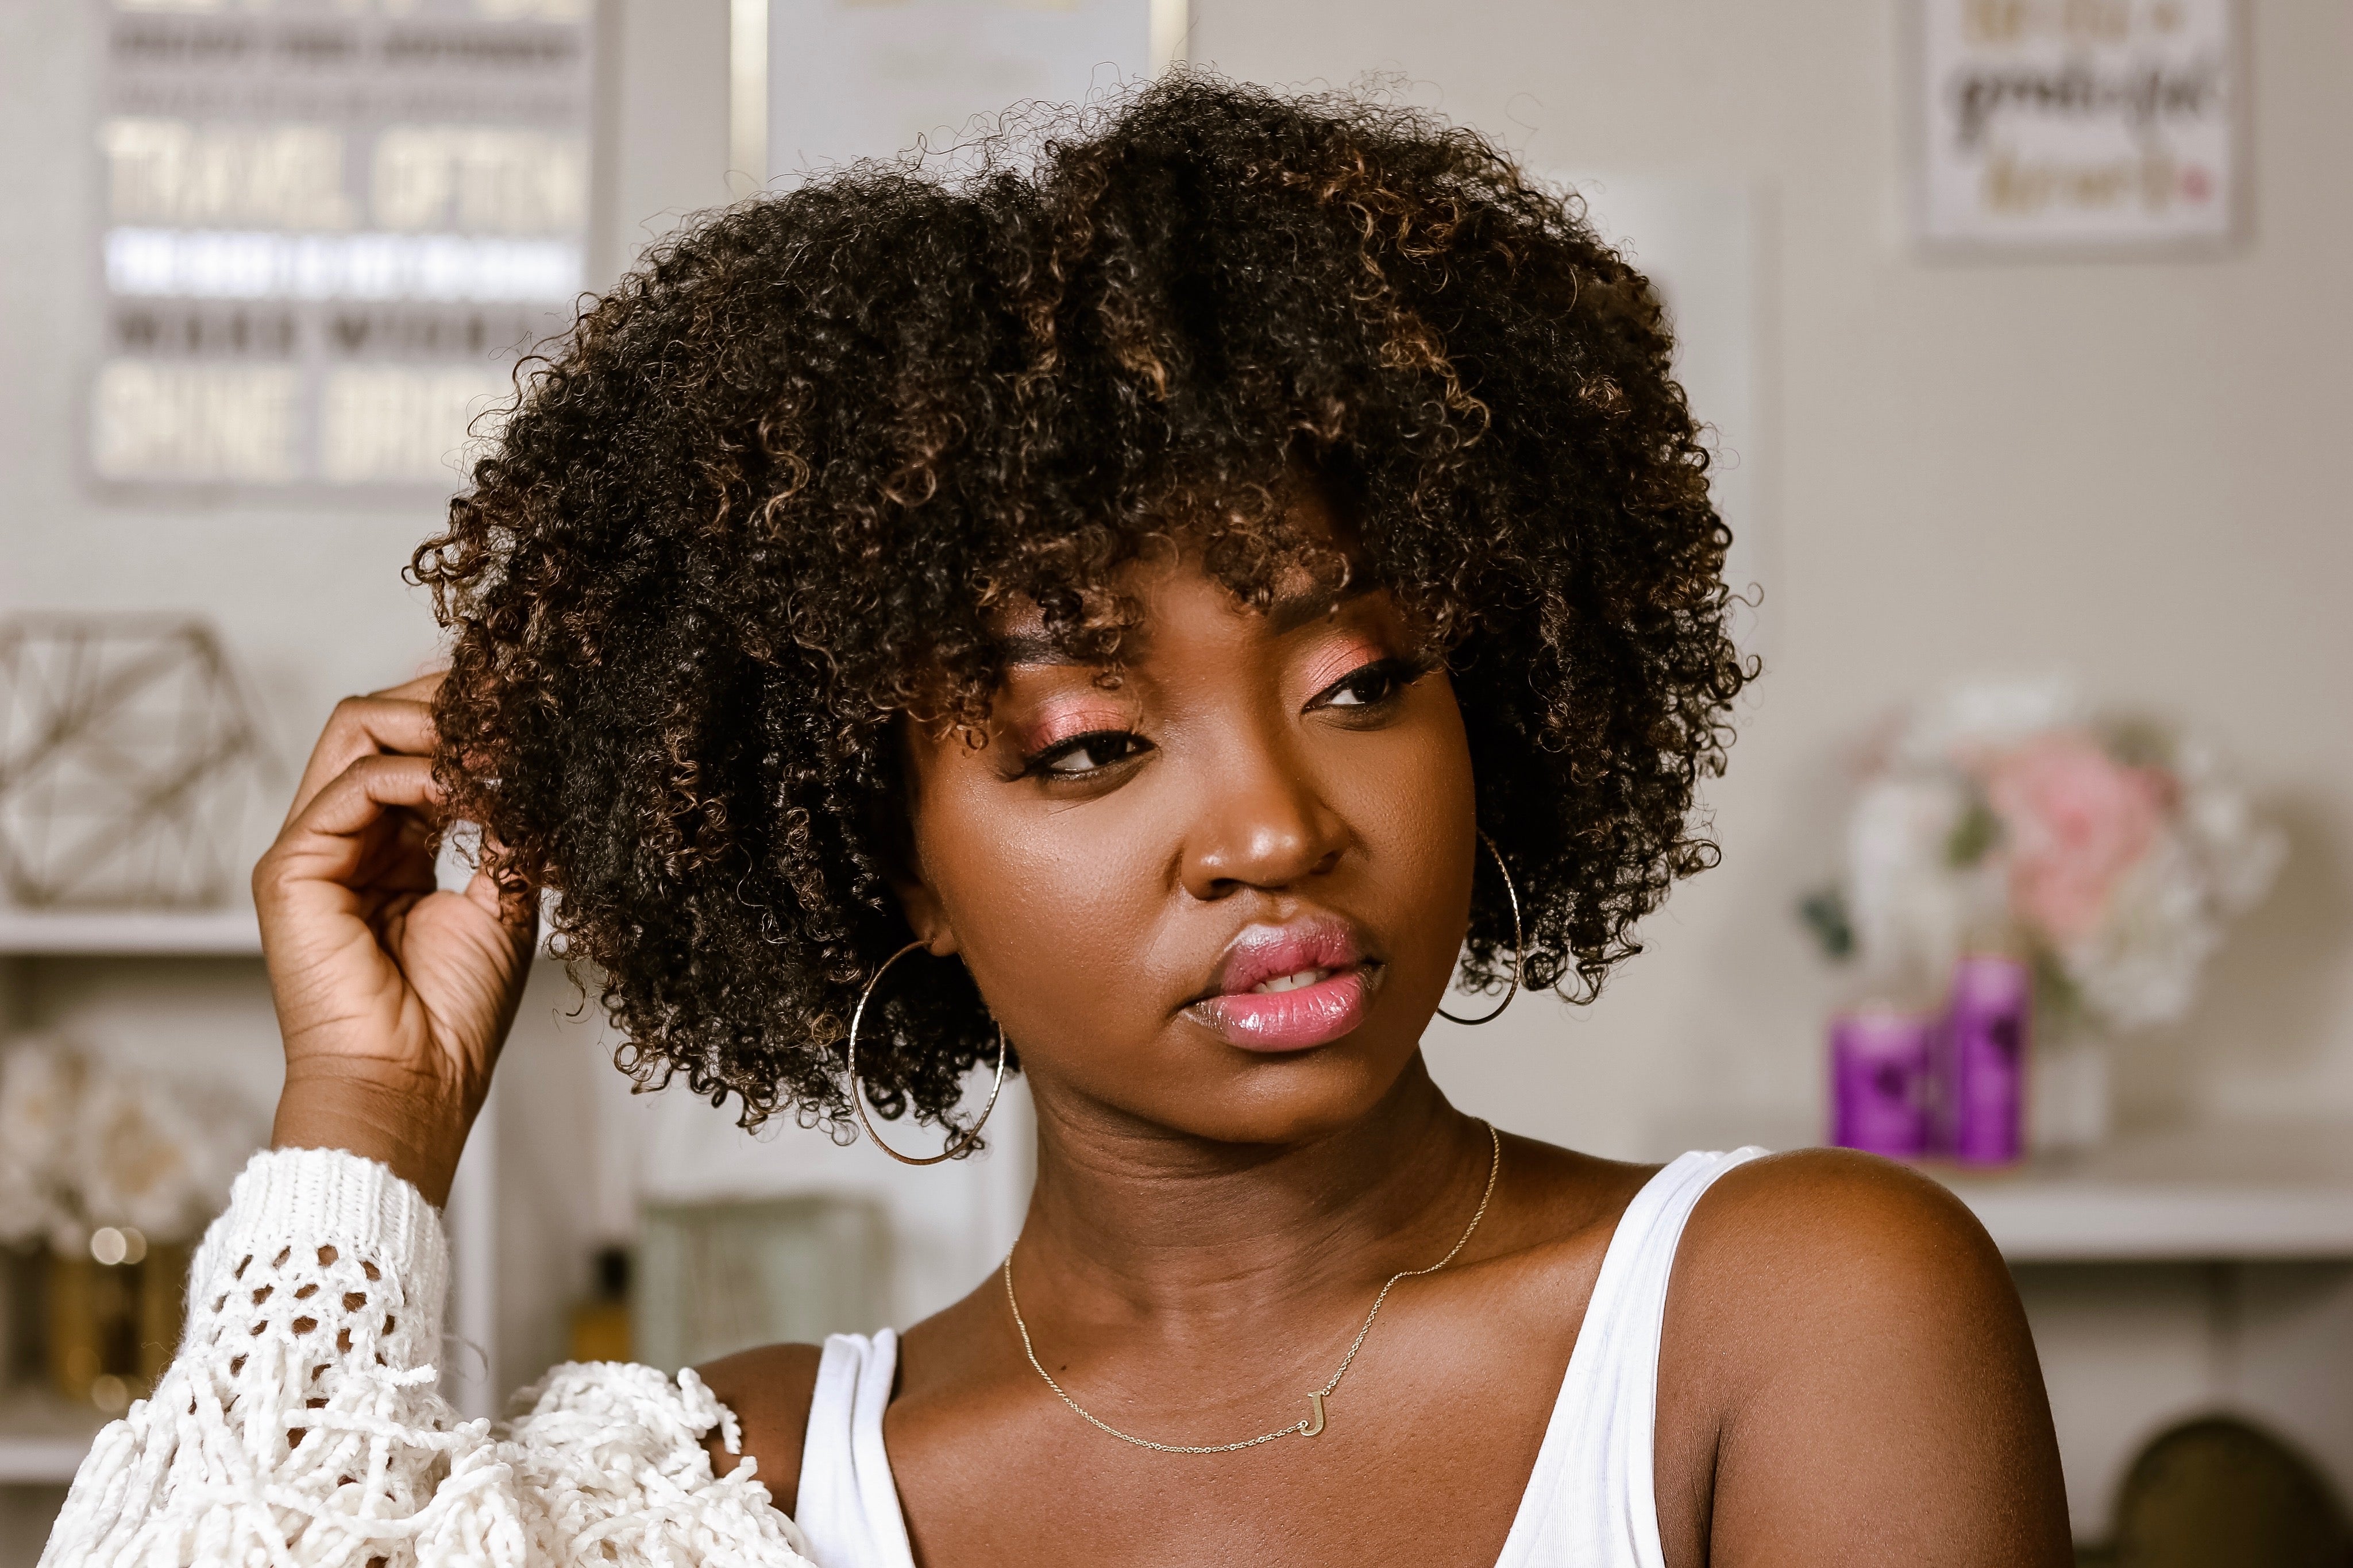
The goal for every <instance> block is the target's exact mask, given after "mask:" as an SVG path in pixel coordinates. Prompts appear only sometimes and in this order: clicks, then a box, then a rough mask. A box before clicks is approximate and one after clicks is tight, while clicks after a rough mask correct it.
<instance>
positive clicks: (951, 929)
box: [891, 853, 962, 958]
mask: <svg viewBox="0 0 2353 1568" xmlns="http://www.w3.org/2000/svg"><path fill="white" fill-rule="evenodd" d="M891 890H892V892H894V893H896V894H897V895H899V909H900V911H901V912H902V913H903V914H904V915H905V916H906V917H907V926H908V929H910V930H911V931H913V932H914V933H915V935H916V936H917V937H918V938H919V939H920V940H921V941H922V942H923V945H924V946H925V947H926V948H928V949H929V950H930V951H931V954H932V956H933V957H934V958H945V957H947V956H948V955H949V954H950V953H952V952H957V951H958V950H959V948H960V947H961V945H962V944H961V943H959V942H957V941H956V934H955V923H954V922H953V921H950V920H949V919H948V912H947V909H946V907H945V906H944V905H943V904H942V903H941V902H940V896H939V895H938V894H937V893H935V892H934V891H933V890H932V885H931V884H930V883H929V882H926V881H924V880H923V868H922V863H921V860H920V858H918V857H917V856H915V855H913V854H912V853H911V854H909V855H908V856H907V857H906V858H905V859H904V860H903V861H902V864H901V865H900V866H899V867H897V868H894V869H893V870H892V873H891Z"/></svg>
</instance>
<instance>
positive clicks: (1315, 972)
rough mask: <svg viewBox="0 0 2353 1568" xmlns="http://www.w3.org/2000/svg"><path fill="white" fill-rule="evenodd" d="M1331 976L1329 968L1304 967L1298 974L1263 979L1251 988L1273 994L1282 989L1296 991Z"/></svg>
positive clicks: (1265, 993) (1257, 991)
mask: <svg viewBox="0 0 2353 1568" xmlns="http://www.w3.org/2000/svg"><path fill="white" fill-rule="evenodd" d="M1331 978H1332V972H1331V971H1330V970H1328V969H1303V970H1301V971H1299V972H1298V973H1296V974H1279V975H1277V976H1275V977H1274V978H1273V979H1272V980H1261V981H1260V982H1259V983H1258V984H1256V985H1253V986H1251V987H1250V989H1251V990H1252V991H1253V992H1256V993H1258V994H1261V995H1269V996H1271V995H1272V994H1275V993H1277V992H1280V991H1296V990H1298V989H1299V988H1300V987H1301V986H1303V985H1314V984H1320V983H1321V982H1323V981H1326V980H1329V979H1331Z"/></svg>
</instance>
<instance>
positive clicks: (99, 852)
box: [0, 615, 274, 909]
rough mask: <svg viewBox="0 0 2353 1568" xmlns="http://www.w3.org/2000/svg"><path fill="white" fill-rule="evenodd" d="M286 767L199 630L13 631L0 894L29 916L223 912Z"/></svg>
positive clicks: (5, 627)
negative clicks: (267, 783)
mask: <svg viewBox="0 0 2353 1568" xmlns="http://www.w3.org/2000/svg"><path fill="white" fill-rule="evenodd" d="M272 771H274V770H272V769H271V767H270V762H269V755H268V753H267V752H266V750H265V749H264V746H263V744H262V741H261V735H260V731H259V728H258V727H257V726H256V724H255V721H254V716H253V709H252V706H251V704H250V703H248V701H247V700H246V696H245V692H244V689H243V687H242V685H241V683H240V682H239V681H238V680H237V677H236V675H235V673H234V672H233V671H232V670H231V668H230V667H229V664H228V660H227V658H225V657H224V656H223V654H222V652H221V646H220V639H219V638H218V637H216V635H215V634H214V632H213V629H212V627H211V626H208V625H207V624H206V623H205V622H203V621H201V620H195V619H185V618H167V617H158V616H54V615H51V616H16V617H15V618H12V619H9V620H5V621H0V884H5V890H6V894H7V898H8V900H9V901H11V902H14V903H16V904H18V905H22V906H28V907H31V906H49V907H58V906H80V907H84V908H116V909H121V908H139V909H193V908H201V907H204V906H206V905H215V904H219V903H223V902H225V901H226V900H227V898H228V894H229V889H231V888H232V887H234V886H235V885H236V880H237V875H238V868H239V867H238V863H239V861H240V859H241V858H242V856H243V855H244V853H245V851H246V850H247V848H248V846H247V844H246V841H245V837H244V831H243V830H244V828H245V826H246V824H247V821H248V816H249V815H250V814H251V813H252V811H253V810H254V808H255V805H256V804H257V802H258V801H259V798H260V785H261V784H262V782H263V777H262V775H263V774H265V773H269V772H272Z"/></svg>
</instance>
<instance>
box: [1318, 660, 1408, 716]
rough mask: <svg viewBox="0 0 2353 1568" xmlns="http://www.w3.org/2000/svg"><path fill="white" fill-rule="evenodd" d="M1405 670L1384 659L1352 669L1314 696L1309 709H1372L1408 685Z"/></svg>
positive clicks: (1392, 661)
mask: <svg viewBox="0 0 2353 1568" xmlns="http://www.w3.org/2000/svg"><path fill="white" fill-rule="evenodd" d="M1405 684H1406V678H1405V671H1404V669H1403V668H1402V667H1401V666H1400V665H1399V664H1398V661H1397V660H1396V659H1393V658H1385V659H1382V660H1380V661H1379V662H1378V663H1376V664H1368V665H1366V666H1365V667H1364V668H1361V669H1353V670H1350V671H1349V672H1348V673H1347V674H1345V675H1344V676H1342V677H1341V678H1340V679H1337V680H1335V681H1334V682H1333V683H1332V684H1331V685H1329V686H1327V687H1325V688H1324V689H1323V690H1321V691H1319V692H1317V693H1316V694H1315V697H1314V700H1313V701H1311V702H1309V703H1308V706H1309V707H1310V708H1370V707H1372V706H1374V705H1375V704H1376V703H1380V702H1386V701H1388V700H1389V699H1390V698H1392V697H1394V696H1396V695H1397V694H1398V691H1399V690H1400V689H1402V688H1403V687H1404V686H1405Z"/></svg>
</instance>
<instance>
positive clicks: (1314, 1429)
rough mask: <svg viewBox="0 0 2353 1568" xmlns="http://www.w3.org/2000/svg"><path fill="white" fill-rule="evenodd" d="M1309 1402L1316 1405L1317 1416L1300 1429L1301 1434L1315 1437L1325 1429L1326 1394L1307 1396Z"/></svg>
mask: <svg viewBox="0 0 2353 1568" xmlns="http://www.w3.org/2000/svg"><path fill="white" fill-rule="evenodd" d="M1307 1403H1308V1404H1309V1405H1313V1406H1314V1408H1315V1418H1314V1420H1313V1421H1311V1422H1309V1423H1308V1424H1307V1425H1306V1426H1302V1427H1301V1428H1300V1429H1299V1435H1300V1436H1303V1437H1313V1436H1315V1435H1316V1434H1317V1433H1318V1432H1321V1431H1323V1430H1324V1396H1323V1395H1322V1394H1309V1395H1308V1396H1307Z"/></svg>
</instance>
